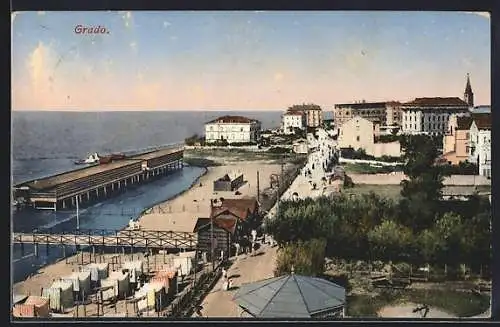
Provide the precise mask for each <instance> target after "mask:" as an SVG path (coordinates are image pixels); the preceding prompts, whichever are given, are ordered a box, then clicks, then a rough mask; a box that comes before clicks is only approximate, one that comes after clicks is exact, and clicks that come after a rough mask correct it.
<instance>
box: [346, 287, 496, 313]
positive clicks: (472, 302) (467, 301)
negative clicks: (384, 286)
mask: <svg viewBox="0 0 500 327" xmlns="http://www.w3.org/2000/svg"><path fill="white" fill-rule="evenodd" d="M404 302H413V303H416V304H427V305H429V306H431V307H436V308H439V309H441V310H443V311H445V312H448V313H450V314H453V315H456V316H458V317H472V316H475V315H478V314H481V313H483V312H485V311H486V310H488V308H489V307H490V296H488V295H484V294H483V295H475V294H472V293H468V292H458V291H453V290H421V289H418V290H411V289H410V290H404V291H398V292H394V293H392V294H383V295H378V296H375V297H371V296H368V295H351V296H348V297H347V307H346V313H347V315H348V316H350V317H359V318H362V317H367V318H368V317H377V312H378V311H379V310H380V309H381V308H382V307H384V306H387V305H391V304H397V303H404Z"/></svg>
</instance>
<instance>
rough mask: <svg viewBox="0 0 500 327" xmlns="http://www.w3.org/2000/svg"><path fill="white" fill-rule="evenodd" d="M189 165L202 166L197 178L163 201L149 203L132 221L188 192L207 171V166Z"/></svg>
mask: <svg viewBox="0 0 500 327" xmlns="http://www.w3.org/2000/svg"><path fill="white" fill-rule="evenodd" d="M189 166H191V167H198V168H202V169H203V173H202V174H201V175H200V176H198V178H196V179H195V180H194V181H193V182H192V183H191V184H190V185H189V187H188V188H186V189H185V190H184V191H182V192H180V193H177V194H175V195H173V196H171V197H169V198H167V199H165V200H163V201H159V202H157V203H154V204H153V205H151V206H150V207H148V208H146V209H144V210H143V211H142V212H141V213H139V215H138V216H137V217H135V218H134V221H138V220H140V218H141V217H142V216H143V215H145V214H146V212H147V211H149V210H152V209H153V208H155V207H157V206H158V205H161V204H162V203H164V202H167V201H172V200H175V199H176V198H178V197H180V196H182V195H183V194H184V193H186V192H188V191H189V190H190V189H192V188H193V187H194V186H195V185H196V184H198V182H199V181H200V179H201V178H203V176H205V175H206V174H207V173H208V167H207V166H201V165H200V166H198V165H189ZM126 228H127V226H125V227H124V228H122V230H124V229H126Z"/></svg>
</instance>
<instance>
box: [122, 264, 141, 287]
mask: <svg viewBox="0 0 500 327" xmlns="http://www.w3.org/2000/svg"><path fill="white" fill-rule="evenodd" d="M122 270H126V271H128V273H129V278H130V282H131V283H137V282H139V279H140V278H141V276H142V275H143V274H144V263H143V261H142V260H135V261H126V262H124V263H123V266H122Z"/></svg>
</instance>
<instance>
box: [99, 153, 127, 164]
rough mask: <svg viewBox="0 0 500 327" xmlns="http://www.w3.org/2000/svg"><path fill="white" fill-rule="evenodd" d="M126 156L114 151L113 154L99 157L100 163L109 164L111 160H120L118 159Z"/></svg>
mask: <svg viewBox="0 0 500 327" xmlns="http://www.w3.org/2000/svg"><path fill="white" fill-rule="evenodd" d="M125 158H126V156H125V155H124V154H121V153H113V154H110V155H106V156H101V157H100V158H99V164H101V165H102V164H108V163H110V162H113V161H118V160H123V159H125Z"/></svg>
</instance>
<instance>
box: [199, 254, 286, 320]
mask: <svg viewBox="0 0 500 327" xmlns="http://www.w3.org/2000/svg"><path fill="white" fill-rule="evenodd" d="M276 251H277V248H276V247H270V246H268V245H263V246H262V248H261V249H259V251H258V252H261V253H262V254H261V255H257V256H254V257H251V256H245V255H240V256H239V257H238V258H237V259H236V261H235V262H234V263H233V265H232V266H231V267H230V268H229V270H228V276H229V277H231V276H233V277H232V278H233V290H231V291H223V290H222V278H221V279H220V280H219V282H218V283H217V284H216V285H215V287H214V288H213V290H212V291H211V292H210V293H209V294H208V295H207V297H206V298H205V299H204V300H203V303H202V307H203V309H202V310H201V312H202V314H203V316H204V317H240V315H241V309H239V308H238V305H237V304H236V303H235V302H233V300H232V298H233V296H234V294H235V293H236V292H237V287H239V286H240V285H242V284H245V283H251V282H256V281H259V280H262V279H266V278H271V277H273V276H274V275H273V270H274V267H275V261H276Z"/></svg>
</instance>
